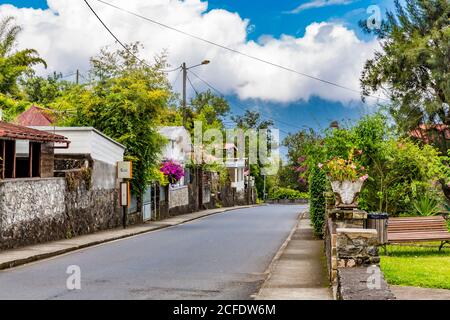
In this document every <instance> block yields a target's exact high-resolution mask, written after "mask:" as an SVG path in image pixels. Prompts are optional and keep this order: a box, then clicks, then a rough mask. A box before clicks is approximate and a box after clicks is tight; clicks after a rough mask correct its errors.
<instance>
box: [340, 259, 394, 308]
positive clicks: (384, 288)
mask: <svg viewBox="0 0 450 320" xmlns="http://www.w3.org/2000/svg"><path fill="white" fill-rule="evenodd" d="M337 276H338V288H337V299H338V300H395V296H394V294H393V293H392V292H391V290H390V289H389V286H388V284H387V283H386V280H385V279H384V276H383V273H382V272H381V270H380V268H379V267H378V266H375V265H374V266H370V267H366V268H363V267H359V268H351V269H349V268H339V269H338V273H337Z"/></svg>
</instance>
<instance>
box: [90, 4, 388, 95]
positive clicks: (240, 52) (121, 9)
mask: <svg viewBox="0 0 450 320" xmlns="http://www.w3.org/2000/svg"><path fill="white" fill-rule="evenodd" d="M84 1H85V2H86V0H84ZM96 1H98V2H100V3H103V4H104V5H107V6H110V7H112V8H115V9H117V10H120V11H122V12H126V13H128V14H131V15H133V16H136V17H138V18H141V19H144V20H146V21H149V22H151V23H153V24H156V25H159V26H161V27H164V28H167V29H170V30H172V31H175V32H178V33H181V34H183V35H185V36H188V37H191V38H193V39H196V40H199V41H202V42H205V43H208V44H210V45H213V46H216V47H219V48H221V49H224V50H227V51H230V52H233V53H236V54H239V55H241V56H244V57H247V58H249V59H253V60H256V61H259V62H262V63H265V64H268V65H271V66H273V67H277V68H280V69H283V70H286V71H289V72H292V73H295V74H298V75H300V76H303V77H307V78H310V79H313V80H316V81H320V82H322V83H325V84H328V85H332V86H335V87H338V88H341V89H345V90H348V91H352V92H355V93H358V94H359V95H361V94H362V92H361V91H360V90H355V89H353V88H350V87H346V86H343V85H341V84H338V83H335V82H332V81H328V80H324V79H321V78H318V77H315V76H312V75H309V74H306V73H303V72H300V71H297V70H294V69H292V68H289V67H285V66H283V65H280V64H277V63H274V62H271V61H268V60H264V59H261V58H258V57H255V56H252V55H250V54H247V53H245V52H242V51H239V50H236V49H233V48H230V47H227V46H225V45H222V44H219V43H216V42H213V41H210V40H208V39H204V38H201V37H199V36H196V35H194V34H191V33H188V32H186V31H183V30H181V29H177V28H174V27H171V26H169V25H167V24H164V23H162V22H159V21H156V20H154V19H150V18H148V17H144V16H142V15H140V14H138V13H135V12H132V11H129V10H127V9H124V8H121V7H118V6H116V5H113V4H111V3H108V2H106V1H103V0H96ZM91 10H92V9H91ZM366 97H370V98H373V99H377V100H380V99H382V100H385V101H389V100H387V99H384V98H379V97H376V96H372V95H366Z"/></svg>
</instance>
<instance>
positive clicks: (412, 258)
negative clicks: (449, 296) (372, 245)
mask: <svg viewBox="0 0 450 320" xmlns="http://www.w3.org/2000/svg"><path fill="white" fill-rule="evenodd" d="M438 246H439V243H426V244H423V245H421V246H417V245H411V246H408V245H404V246H399V245H390V246H388V253H389V255H382V256H381V268H382V270H383V273H384V276H385V278H386V280H387V281H388V283H390V284H392V285H402V286H414V287H424V288H440V289H450V271H449V266H450V248H449V247H448V246H447V247H445V246H444V248H442V250H441V251H440V252H439V251H438V249H437V247H438Z"/></svg>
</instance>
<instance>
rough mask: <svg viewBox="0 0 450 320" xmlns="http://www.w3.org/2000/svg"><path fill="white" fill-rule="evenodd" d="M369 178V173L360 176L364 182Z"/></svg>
mask: <svg viewBox="0 0 450 320" xmlns="http://www.w3.org/2000/svg"><path fill="white" fill-rule="evenodd" d="M368 178H369V175H368V174H365V175H363V176H361V177H359V180H361V181H362V182H364V181H366V180H367V179H368Z"/></svg>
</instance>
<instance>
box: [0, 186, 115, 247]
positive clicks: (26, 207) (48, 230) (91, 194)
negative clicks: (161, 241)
mask: <svg viewBox="0 0 450 320" xmlns="http://www.w3.org/2000/svg"><path fill="white" fill-rule="evenodd" d="M120 224H121V212H120V208H119V206H118V192H117V190H116V189H108V190H106V189H104V190H98V189H91V190H87V189H86V186H85V184H84V183H82V184H81V185H80V186H79V187H78V188H76V189H75V190H74V191H69V190H68V188H67V183H66V180H65V178H45V179H42V178H34V179H14V180H7V181H1V182H0V250H5V249H10V248H17V247H21V246H25V245H31V244H36V243H42V242H47V241H52V240H59V239H65V238H70V237H73V236H76V235H81V234H86V233H91V232H95V231H98V230H103V229H108V228H113V227H117V226H119V225H120Z"/></svg>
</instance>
